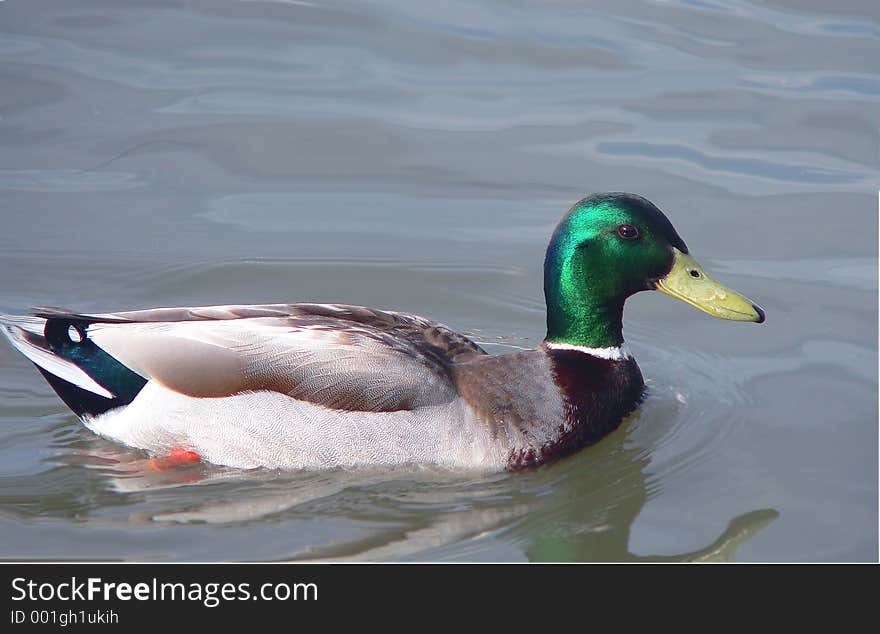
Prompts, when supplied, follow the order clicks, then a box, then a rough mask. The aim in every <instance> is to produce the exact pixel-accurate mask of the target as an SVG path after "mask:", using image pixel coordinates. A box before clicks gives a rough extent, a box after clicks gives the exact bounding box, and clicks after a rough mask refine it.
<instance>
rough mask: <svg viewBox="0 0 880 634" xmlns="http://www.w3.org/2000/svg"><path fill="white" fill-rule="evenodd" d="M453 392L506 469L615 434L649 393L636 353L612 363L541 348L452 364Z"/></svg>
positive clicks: (576, 353)
mask: <svg viewBox="0 0 880 634" xmlns="http://www.w3.org/2000/svg"><path fill="white" fill-rule="evenodd" d="M453 374H454V379H455V384H456V389H457V391H458V393H459V394H460V395H461V396H462V398H463V399H464V400H465V401H466V402H467V403H468V405H470V407H471V408H472V409H473V410H474V412H475V413H476V414H477V416H478V417H479V419H480V420H481V421H482V422H483V423H484V424H485V425H486V426H487V427H488V428H489V430H490V432H491V433H492V435H493V439H494V440H495V441H496V442H499V443H502V444H503V445H505V446H509V447H510V454H509V458H508V466H509V467H510V468H514V469H515V468H521V467H529V466H534V465H538V464H542V463H544V462H548V461H550V460H553V459H555V458H560V457H562V456H565V455H568V454H570V453H573V452H575V451H577V450H578V449H580V448H582V447H584V446H586V445H590V444H593V443H595V442H596V441H597V440H599V439H600V438H602V437H603V436H605V435H606V434H608V433H609V432H611V431H613V430H614V429H615V428H616V427H617V426H618V425H619V424H620V422H621V420H622V419H623V418H624V417H625V416H626V415H627V414H629V413H630V412H631V411H632V410H633V409H635V407H636V406H637V405H638V403H639V401H640V400H641V398H642V393H643V391H644V382H643V380H642V373H641V372H640V371H639V366H638V365H637V364H636V362H635V360H634V359H632V358H631V357H628V358H625V359H621V360H609V359H601V358H598V357H594V356H592V355H590V354H587V353H584V352H579V351H574V350H558V349H546V348H538V349H535V350H526V351H523V352H518V353H514V354H506V355H501V356H495V357H488V356H487V357H479V358H477V359H474V360H473V361H468V362H465V363H459V364H456V365H454V366H453Z"/></svg>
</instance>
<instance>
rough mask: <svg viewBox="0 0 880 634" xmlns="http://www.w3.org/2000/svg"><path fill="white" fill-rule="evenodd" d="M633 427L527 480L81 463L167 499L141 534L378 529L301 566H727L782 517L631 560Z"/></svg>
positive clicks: (306, 554)
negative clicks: (346, 526)
mask: <svg viewBox="0 0 880 634" xmlns="http://www.w3.org/2000/svg"><path fill="white" fill-rule="evenodd" d="M631 423H632V421H628V422H627V423H624V425H623V426H622V428H621V429H619V430H618V431H617V432H615V433H613V434H611V435H610V436H609V437H607V438H606V439H604V440H603V441H602V442H601V443H599V444H598V445H596V446H594V447H592V448H589V449H587V450H585V451H582V452H580V453H579V454H577V455H575V456H572V457H570V458H568V459H565V460H562V461H560V462H558V463H556V464H553V465H549V466H546V467H542V468H539V469H535V470H532V471H522V472H517V473H478V472H457V471H449V470H444V469H439V468H434V467H419V468H416V467H411V468H395V469H380V468H370V469H356V470H334V471H327V472H309V473H279V472H269V471H239V470H234V469H224V468H219V467H214V466H211V465H204V464H197V465H185V466H180V467H174V468H161V467H160V468H157V464H156V462H155V461H153V460H151V459H149V458H147V457H144V455H143V454H141V453H139V452H136V451H133V450H127V449H121V448H120V449H114V448H108V447H107V446H106V445H105V446H104V447H103V448H102V449H101V450H100V451H97V450H94V449H92V450H89V451H86V452H85V453H83V454H79V457H78V458H77V461H78V462H82V463H84V464H85V465H87V466H90V467H93V468H95V469H98V470H100V471H101V472H102V473H103V474H105V475H106V476H108V480H107V482H108V483H109V484H110V486H112V487H113V488H114V489H115V490H116V491H117V492H120V493H138V492H141V493H144V494H150V493H153V492H156V493H158V492H162V493H163V494H165V496H164V498H163V500H164V501H163V503H162V504H161V505H160V506H163V507H167V508H163V509H162V510H159V511H153V510H151V511H144V510H137V511H134V512H133V513H132V514H131V515H130V516H129V520H128V521H129V523H131V524H135V525H144V524H152V525H169V524H172V525H177V526H180V525H181V524H187V523H209V524H238V523H243V522H255V521H261V520H266V521H268V520H273V521H283V520H285V519H286V520H287V521H290V522H291V530H296V520H301V519H304V518H314V517H316V516H318V517H324V518H336V519H346V520H353V521H359V522H362V523H364V524H366V525H369V526H370V527H371V528H370V530H369V532H368V534H367V535H366V536H360V537H357V538H354V539H346V540H339V541H333V540H330V541H324V542H320V540H317V541H318V543H315V544H312V545H310V546H307V547H304V548H302V549H301V550H299V552H296V553H293V554H292V555H291V556H289V557H284V559H285V560H293V561H315V560H318V561H334V560H335V561H388V560H419V561H434V560H468V559H480V560H492V559H493V558H494V557H495V555H494V554H493V553H498V552H501V553H503V555H502V558H504V559H509V558H513V559H524V560H530V561H724V560H731V559H732V558H733V557H734V555H735V553H736V550H737V548H738V547H739V546H740V545H741V544H742V543H744V542H745V541H747V540H748V539H750V538H751V537H752V536H753V535H755V534H756V533H757V532H758V531H760V530H761V529H762V528H764V527H765V526H767V525H768V524H769V523H771V522H772V521H773V520H774V519H775V518H776V517H778V513H777V512H776V511H775V510H772V509H760V510H755V511H752V512H750V513H746V514H743V515H740V516H738V517H735V518H733V519H731V520H730V522H729V523H728V526H727V528H726V530H725V531H724V532H723V533H722V534H721V535H720V536H719V537H718V538H717V539H716V540H715V541H714V542H712V543H711V544H708V545H706V546H704V547H702V548H697V549H694V550H691V551H688V552H684V553H681V554H678V555H662V556H660V555H658V556H651V555H636V554H634V553H632V552H630V549H629V547H630V528H631V526H632V524H633V522H634V521H635V519H636V517H637V516H638V515H639V513H640V511H641V510H642V507H643V506H644V504H645V502H646V501H647V500H648V499H649V497H650V496H651V494H652V487H651V486H650V485H649V484H648V479H647V476H646V471H647V467H648V465H649V462H650V456H649V452H648V451H646V450H645V449H644V448H640V447H636V446H634V443H632V442H629V441H628V440H627V428H628V427H629V426H630V425H631ZM499 544H505V545H506V547H504V548H501V550H498V548H499ZM512 553H513V555H512ZM230 555H231V556H233V557H234V553H230Z"/></svg>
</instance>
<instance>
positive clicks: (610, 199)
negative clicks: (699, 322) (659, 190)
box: [544, 192, 764, 348]
mask: <svg viewBox="0 0 880 634" xmlns="http://www.w3.org/2000/svg"><path fill="white" fill-rule="evenodd" d="M646 290H659V291H662V292H664V293H666V294H668V295H671V296H673V297H676V298H678V299H681V300H683V301H685V302H687V303H689V304H691V305H692V306H695V307H697V308H699V309H700V310H703V311H705V312H707V313H709V314H710V315H714V316H715V317H721V318H722V319H732V320H734V321H752V322H756V323H761V322H763V321H764V311H762V310H761V309H760V308H759V307H758V306H756V305H755V304H754V303H753V302H752V301H751V300H749V299H746V298H745V297H743V296H742V295H740V294H739V293H736V292H734V291H732V290H730V289H729V288H726V287H724V286H722V285H721V284H719V283H718V282H716V281H715V280H714V279H712V278H711V277H710V276H709V275H708V274H706V272H705V271H704V270H703V269H702V267H701V266H700V265H699V264H698V263H697V262H696V260H694V259H693V258H692V257H691V256H690V255H688V248H687V246H686V245H685V243H684V241H683V240H682V239H681V238H680V237H679V235H678V233H676V231H675V228H674V227H673V226H672V223H670V222H669V220H668V219H667V218H666V216H664V215H663V212H662V211H660V210H659V209H657V207H656V206H654V204H653V203H651V202H650V201H648V200H646V199H645V198H642V197H641V196H636V195H634V194H624V193H616V192H615V193H608V194H594V195H592V196H588V197H587V198H584V199H583V200H581V201H580V202H578V203H576V204H575V205H574V206H573V207H572V208H571V209H570V210H569V212H568V213H567V214H566V215H565V217H563V219H562V220H561V221H560V222H559V225H558V226H557V227H556V231H554V233H553V237H552V238H551V240H550V246H548V247H547V256H546V259H545V260H544V294H545V296H546V299H547V341H550V342H554V343H568V344H574V345H579V346H589V347H596V348H603V347H608V346H619V345H620V344H621V343H623V335H622V332H621V328H622V325H621V322H622V318H623V303H624V302H625V301H626V298H627V297H629V296H630V295H632V294H633V293H637V292H639V291H646Z"/></svg>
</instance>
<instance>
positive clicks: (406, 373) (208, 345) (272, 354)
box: [34, 304, 486, 411]
mask: <svg viewBox="0 0 880 634" xmlns="http://www.w3.org/2000/svg"><path fill="white" fill-rule="evenodd" d="M34 314H35V316H36V318H39V319H45V320H46V328H45V330H46V333H47V339H49V338H50V337H49V335H48V333H49V332H50V331H51V332H52V333H55V334H54V335H53V336H56V337H59V336H60V337H65V336H68V337H70V336H72V337H73V338H74V340H75V339H80V338H82V339H83V341H87V342H89V343H93V344H94V345H95V346H97V348H99V349H100V350H102V351H104V352H106V353H107V354H108V355H110V357H112V358H113V359H115V360H116V361H118V362H119V363H121V364H122V365H123V366H125V367H126V368H128V369H129V370H131V371H133V372H135V373H137V374H138V375H140V376H141V377H143V378H144V379H146V380H151V381H156V382H158V383H160V384H162V385H164V386H165V387H168V388H171V389H174V390H176V391H178V392H181V393H183V394H187V395H190V396H197V397H219V396H227V395H231V394H236V393H241V392H246V391H258V390H271V391H276V392H281V393H284V394H287V395H289V396H291V397H293V398H296V399H298V400H303V401H309V402H311V403H315V404H318V405H322V406H325V407H328V408H333V409H342V410H353V411H398V410H405V409H413V408H416V407H420V406H424V405H434V404H439V403H444V402H448V401H450V400H452V399H453V398H454V397H455V388H454V385H453V382H452V379H451V370H450V368H451V365H452V364H453V363H454V362H455V361H457V360H462V359H463V358H466V357H470V356H473V355H483V354H486V353H485V352H484V351H483V350H482V349H481V348H480V347H479V346H478V345H477V344H475V343H474V342H473V341H471V340H470V339H468V338H467V337H465V336H463V335H460V334H458V333H455V332H454V331H452V330H450V329H449V328H446V327H445V326H443V325H441V324H438V323H435V322H432V321H429V320H427V319H424V318H422V317H418V316H416V315H410V314H406V313H399V312H391V311H381V310H375V309H370V308H364V307H360V306H347V305H340V304H270V305H261V306H252V305H251V306H209V307H190V308H161V309H155V310H146V311H133V312H121V313H104V314H83V313H73V312H68V311H63V310H60V309H48V308H44V309H38V310H36V312H35V313H34ZM71 326H72V327H74V328H75V330H74V331H70V328H71ZM71 332H72V335H71V334H70V333H71ZM67 343H68V344H69V345H75V344H77V343H79V342H76V341H69V342H67ZM47 347H48V346H47ZM81 367H84V369H85V370H86V371H87V373H88V374H89V376H90V377H91V378H93V379H94V381H95V382H97V383H98V384H99V385H103V383H102V380H101V376H100V368H94V367H86V366H81Z"/></svg>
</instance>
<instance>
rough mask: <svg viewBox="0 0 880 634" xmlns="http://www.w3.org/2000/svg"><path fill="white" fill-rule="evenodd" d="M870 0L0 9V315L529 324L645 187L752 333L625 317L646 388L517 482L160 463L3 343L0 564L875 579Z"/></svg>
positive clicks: (503, 330) (665, 303)
mask: <svg viewBox="0 0 880 634" xmlns="http://www.w3.org/2000/svg"><path fill="white" fill-rule="evenodd" d="M878 60H880V8H878V5H877V3H876V2H875V0H858V1H837V2H833V3H830V2H822V1H819V0H809V1H803V0H772V1H767V2H757V1H753V2H749V1H745V0H733V1H721V0H706V1H702V0H701V1H697V0H669V1H644V0H639V1H636V0H624V1H615V2H613V3H612V2H592V3H582V2H537V1H535V2H522V1H520V2H502V1H496V0H482V1H469V2H434V3H427V2H425V3H423V2H404V1H401V0H398V1H396V2H375V3H364V2H343V1H341V0H330V1H327V0H315V1H313V2H312V1H309V2H299V1H293V0H288V1H277V2H268V1H266V2H260V1H241V2H235V1H228V0H227V1H218V0H203V1H199V0H191V1H188V2H173V1H166V2H158V1H156V0H144V1H142V2H139V1H133V0H124V1H122V0H112V1H111V0H107V1H105V2H93V1H72V2H38V1H34V0H7V1H6V2H0V82H2V83H0V148H2V149H0V218H2V221H3V222H2V233H0V271H2V273H0V310H3V311H6V312H21V311H23V310H26V309H28V308H29V307H30V306H34V305H56V306H64V307H69V308H74V309H78V310H83V311H107V310H116V309H133V308H144V307H152V306H168V305H198V304H216V303H250V302H287V301H336V302H344V303H354V304H365V305H370V306H376V307H384V308H394V309H399V310H405V311H410V312H415V313H418V314H422V315H426V316H429V317H431V318H434V319H437V320H439V321H442V322H444V323H446V324H449V325H450V326H452V327H453V328H455V329H457V330H460V331H462V332H467V333H470V334H471V335H472V336H473V337H474V338H476V339H477V340H478V341H480V342H482V343H484V344H485V345H486V348H487V349H488V350H490V351H491V352H493V353H504V352H509V351H511V350H515V349H517V347H531V346H534V345H536V344H537V343H538V342H539V341H540V340H541V338H542V336H543V325H544V324H543V319H544V307H543V296H542V290H541V284H542V278H541V265H542V258H543V250H544V248H545V246H546V243H547V240H548V238H549V236H550V232H551V231H552V228H553V226H554V225H555V223H556V221H557V220H558V219H559V217H560V216H561V215H562V214H563V213H564V212H565V210H566V209H567V208H568V206H569V205H571V204H572V203H573V202H574V201H575V200H577V199H579V198H581V197H582V196H584V195H586V194H588V193H590V192H594V191H609V190H623V191H632V192H636V193H639V194H642V195H644V196H646V197H648V198H650V199H651V200H653V201H654V202H655V203H657V204H658V205H659V206H660V207H661V209H663V210H664V211H665V212H666V213H667V215H668V216H669V218H670V219H671V220H672V222H673V224H674V225H675V226H676V228H677V229H678V231H679V233H680V234H681V235H682V237H683V238H684V239H685V241H686V242H687V244H688V246H689V247H690V249H691V252H692V253H694V254H695V256H696V257H697V258H698V259H700V260H701V261H702V262H703V263H704V264H705V265H706V266H707V268H708V269H709V270H710V271H712V272H713V273H715V274H716V276H717V277H718V278H720V279H721V280H722V281H723V282H725V283H727V284H729V285H730V286H732V287H734V288H736V289H738V290H740V291H742V292H743V293H744V294H746V295H748V296H749V297H752V298H753V299H755V300H756V301H758V302H759V303H760V304H761V305H762V306H763V307H764V308H765V309H766V312H767V322H766V323H765V324H763V325H761V326H756V325H753V324H741V323H732V322H724V321H720V320H715V319H712V318H710V317H708V316H707V315H705V314H703V313H700V312H697V311H695V310H693V309H692V308H690V307H689V306H686V305H685V304H683V303H681V302H675V301H673V300H671V299H670V298H669V297H666V296H661V295H660V294H657V293H643V294H641V295H639V296H636V297H634V298H633V299H631V300H630V301H629V302H628V305H627V313H626V319H625V334H626V337H627V342H628V344H629V346H630V347H631V349H632V350H633V352H634V354H635V356H636V357H637V359H638V361H639V363H640V365H641V367H642V371H643V373H644V375H645V376H646V378H647V380H648V385H649V396H648V398H647V400H646V401H645V403H644V405H643V406H642V407H641V408H640V410H639V412H638V413H637V414H636V415H635V416H634V417H632V418H631V419H630V420H628V421H627V422H625V423H624V425H622V426H621V428H620V429H619V430H618V431H616V432H615V433H613V434H611V435H610V436H609V437H607V438H606V439H604V440H603V441H602V442H600V443H599V444H598V445H596V446H593V447H590V448H587V449H585V450H583V451H581V452H580V453H578V454H577V455H575V456H573V457H570V458H567V459H565V460H562V461H560V462H558V463H555V464H553V465H551V466H548V467H545V468H541V469H537V470H534V471H530V472H524V473H515V474H496V475H485V474H477V473H468V472H449V471H442V470H438V469H433V468H406V469H402V468H401V469H393V470H389V469H363V470H347V471H332V472H324V473H279V472H265V471H264V472H260V471H257V472H245V471H236V470H232V469H224V468H220V467H214V466H209V465H194V466H190V467H181V468H178V469H173V470H170V471H163V472H155V471H151V470H150V468H149V463H148V461H147V458H148V457H147V456H145V455H144V454H141V453H140V452H138V451H135V450H131V449H128V448H125V447H121V446H119V445H115V444H113V443H111V442H109V441H107V440H103V439H101V438H98V437H96V436H94V435H92V434H90V433H89V432H88V431H86V430H85V429H84V428H83V427H82V425H81V424H80V423H79V422H78V421H77V420H76V418H75V417H74V416H72V415H71V414H70V413H69V412H68V410H67V409H66V408H65V406H64V405H63V404H62V403H61V401H60V400H59V399H58V398H57V397H56V396H55V395H54V393H53V392H52V391H51V390H50V388H49V387H48V385H47V384H46V383H45V382H44V381H43V379H42V378H41V377H40V376H39V374H38V373H37V372H36V371H35V370H34V368H33V367H32V366H31V365H30V364H29V363H28V362H27V361H26V360H25V359H23V358H21V357H20V356H19V355H17V353H15V352H14V351H13V350H11V348H10V347H9V346H7V345H5V343H4V344H3V345H0V534H2V535H3V539H2V540H0V558H3V559H20V558H24V559H62V560H64V559H101V560H103V559H112V560H116V559H126V560H145V561H154V560H187V561H193V560H198V561H204V560H209V561H210V560H273V561H275V560H291V559H314V558H318V559H332V558H340V559H346V560H348V559H392V560H395V559H396V560H400V559H403V560H429V561H447V560H501V561H522V560H532V561H541V560H632V559H637V560H639V559H656V558H661V559H665V558H671V559H695V558H696V559H733V560H739V561H756V560H757V561H777V560H789V561H790V560H795V561H811V560H876V559H877V556H878V551H877V535H878V525H877V499H878V497H877V494H878V490H877V464H878V452H877V433H878V427H877V421H878V416H877V299H878V297H877V244H878V242H877V236H878V222H877V220H878V214H877V191H876V190H877V187H878V178H877V174H878V164H880V155H878V147H880V143H878V141H880V133H878V122H880V116H878V112H880V110H878V106H880V61H878Z"/></svg>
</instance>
